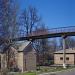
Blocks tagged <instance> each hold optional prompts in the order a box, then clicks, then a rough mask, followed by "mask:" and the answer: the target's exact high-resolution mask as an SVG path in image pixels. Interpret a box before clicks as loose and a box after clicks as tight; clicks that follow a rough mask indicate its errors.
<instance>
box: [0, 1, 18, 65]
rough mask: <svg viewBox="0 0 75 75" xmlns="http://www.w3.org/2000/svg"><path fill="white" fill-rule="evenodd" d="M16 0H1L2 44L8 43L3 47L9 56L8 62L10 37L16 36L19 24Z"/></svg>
mask: <svg viewBox="0 0 75 75" xmlns="http://www.w3.org/2000/svg"><path fill="white" fill-rule="evenodd" d="M15 3H16V1H15V0H0V27H1V31H0V37H1V40H0V41H1V45H2V44H6V47H3V50H4V52H5V53H6V57H7V56H8V60H7V64H8V61H9V55H7V54H9V47H10V45H11V43H10V38H14V37H15V35H16V33H17V29H18V25H17V14H18V13H17V11H18V6H17V5H16V4H15Z"/></svg>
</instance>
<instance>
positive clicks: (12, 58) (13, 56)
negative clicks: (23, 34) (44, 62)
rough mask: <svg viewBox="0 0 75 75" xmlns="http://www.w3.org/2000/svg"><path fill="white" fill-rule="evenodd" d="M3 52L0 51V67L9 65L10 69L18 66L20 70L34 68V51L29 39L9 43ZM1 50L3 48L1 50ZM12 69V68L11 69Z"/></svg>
mask: <svg viewBox="0 0 75 75" xmlns="http://www.w3.org/2000/svg"><path fill="white" fill-rule="evenodd" d="M7 49H8V50H6V51H5V52H0V68H1V69H2V68H6V67H9V68H10V70H11V71H12V70H13V69H14V68H18V70H20V71H22V72H23V71H31V70H36V52H35V50H34V49H33V48H32V46H31V42H29V41H21V42H17V44H16V46H13V45H11V46H10V47H9V48H7ZM1 51H3V50H1ZM8 51H9V58H8V56H7V55H8ZM13 71H14V70H13Z"/></svg>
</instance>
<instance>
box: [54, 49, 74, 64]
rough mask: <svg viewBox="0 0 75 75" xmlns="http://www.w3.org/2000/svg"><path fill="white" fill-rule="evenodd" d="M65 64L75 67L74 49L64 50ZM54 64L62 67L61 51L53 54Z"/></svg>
mask: <svg viewBox="0 0 75 75" xmlns="http://www.w3.org/2000/svg"><path fill="white" fill-rule="evenodd" d="M65 54H66V55H65V60H66V64H68V65H75V49H72V48H70V49H66V53H65ZM54 64H56V65H62V64H63V50H60V51H56V52H54Z"/></svg>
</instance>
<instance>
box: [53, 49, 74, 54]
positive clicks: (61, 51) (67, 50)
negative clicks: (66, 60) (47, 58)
mask: <svg viewBox="0 0 75 75" xmlns="http://www.w3.org/2000/svg"><path fill="white" fill-rule="evenodd" d="M62 53H63V50H60V51H56V52H54V54H62ZM66 53H67V54H75V48H74V49H72V48H69V49H66Z"/></svg>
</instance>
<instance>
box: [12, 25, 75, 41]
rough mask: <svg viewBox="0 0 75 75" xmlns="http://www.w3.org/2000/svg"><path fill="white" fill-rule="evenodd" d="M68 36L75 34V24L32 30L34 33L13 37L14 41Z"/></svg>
mask: <svg viewBox="0 0 75 75" xmlns="http://www.w3.org/2000/svg"><path fill="white" fill-rule="evenodd" d="M67 36H75V26H69V27H61V28H53V29H46V30H38V31H32V33H30V34H28V35H27V36H21V37H18V38H14V39H12V41H22V40H35V39H43V38H53V37H67Z"/></svg>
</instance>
